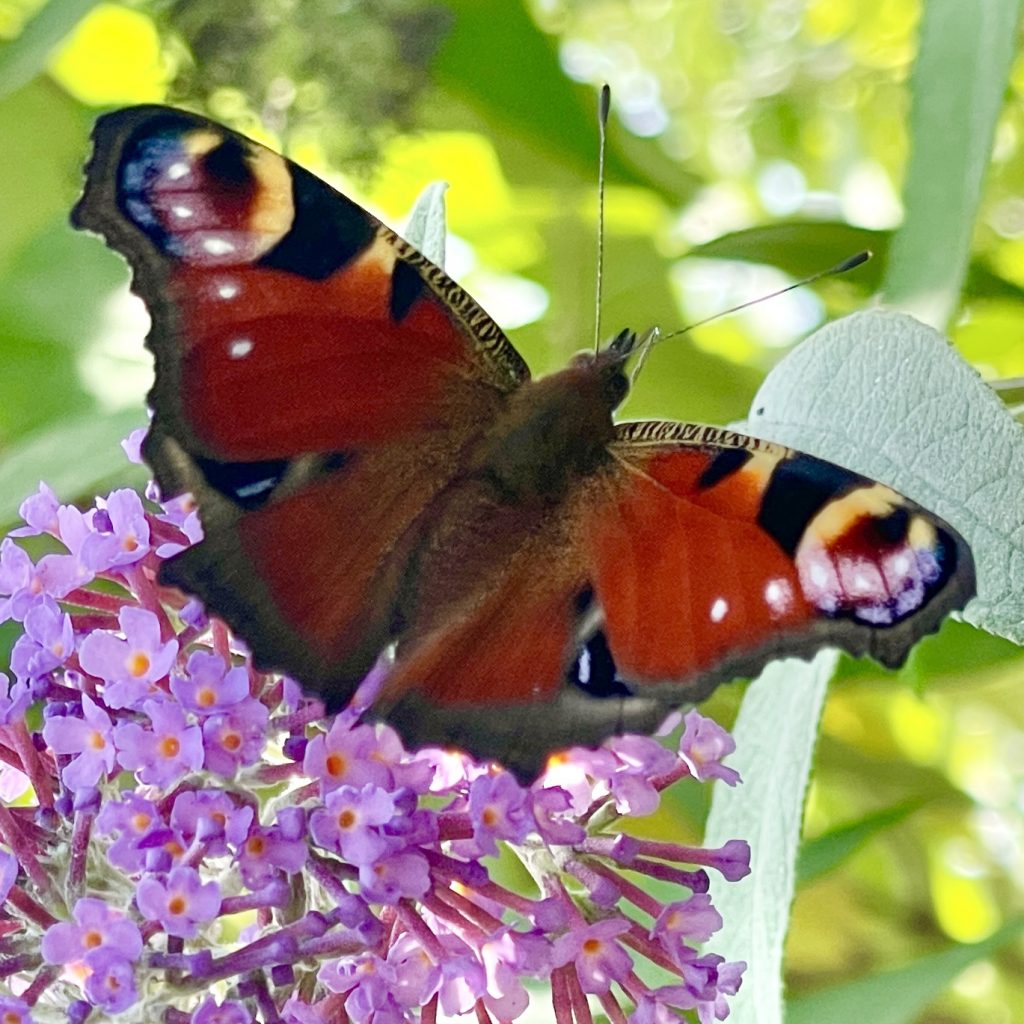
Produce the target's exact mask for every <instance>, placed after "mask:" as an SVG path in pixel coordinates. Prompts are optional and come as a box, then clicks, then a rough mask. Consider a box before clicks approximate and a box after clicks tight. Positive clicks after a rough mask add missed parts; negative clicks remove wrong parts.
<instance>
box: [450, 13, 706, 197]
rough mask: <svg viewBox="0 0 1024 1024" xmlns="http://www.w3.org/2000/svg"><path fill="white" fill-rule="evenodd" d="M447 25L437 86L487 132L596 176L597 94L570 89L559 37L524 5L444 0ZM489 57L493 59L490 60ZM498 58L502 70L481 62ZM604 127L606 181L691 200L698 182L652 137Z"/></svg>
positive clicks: (583, 88)
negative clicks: (510, 138)
mask: <svg viewBox="0 0 1024 1024" xmlns="http://www.w3.org/2000/svg"><path fill="white" fill-rule="evenodd" d="M447 6H448V8H449V9H450V10H451V12H452V14H453V15H454V18H453V21H452V24H451V27H450V29H449V31H448V33H447V35H446V36H445V40H444V42H443V43H442V45H441V48H440V50H439V52H438V54H437V56H436V57H435V58H434V60H433V62H432V65H431V70H432V74H433V77H434V79H435V81H437V82H438V83H439V84H440V85H442V86H443V87H444V88H445V89H446V90H447V91H448V92H449V93H451V94H452V95H453V96H455V97H457V98H458V99H459V100H461V101H462V102H463V103H465V104H466V106H467V107H469V108H470V109H472V110H475V111H476V112H478V114H479V115H480V116H481V117H482V118H483V120H484V121H485V122H486V124H487V125H488V127H489V132H490V134H492V135H500V136H505V135H508V134H511V135H513V136H514V137H515V139H514V142H515V144H514V145H513V147H512V149H513V150H515V149H517V148H518V149H522V143H523V142H528V143H529V144H530V145H531V146H532V147H535V148H536V149H537V150H539V151H540V153H542V154H544V155H546V156H548V157H550V158H553V159H554V160H555V161H556V162H558V163H559V164H561V165H562V166H563V167H565V168H568V169H570V170H571V171H572V172H573V173H574V174H575V175H576V176H577V177H578V178H580V179H582V180H595V181H596V177H597V150H598V127H597V93H596V91H595V90H594V89H592V88H590V87H589V86H582V85H576V84H574V83H572V82H571V81H570V80H569V79H568V78H567V77H566V75H565V72H564V71H563V70H562V67H561V65H560V62H559V58H558V38H557V37H556V36H549V35H547V34H546V33H544V32H543V31H541V29H540V28H538V27H537V25H536V24H535V23H534V21H533V19H532V18H531V17H530V14H529V12H528V8H527V5H524V4H519V3H509V4H486V3H480V0H449V2H448V4H447ZM488 55H494V56H493V58H492V57H489V56H488ZM491 59H497V60H500V63H501V69H500V73H493V74H489V73H487V67H486V62H487V61H488V60H491ZM614 109H615V105H614V98H613V102H612V111H613V117H612V120H611V122H610V123H609V126H608V127H609V132H608V136H609V148H608V155H607V164H606V166H607V172H608V179H609V181H612V182H617V183H625V184H633V185H639V186H642V187H645V188H654V189H656V190H657V191H658V192H660V193H661V194H662V195H663V196H666V197H668V198H671V199H672V200H673V201H675V202H683V201H685V200H686V199H688V198H690V197H692V195H693V194H694V192H695V191H696V188H697V186H698V184H699V182H698V180H697V179H696V178H695V177H694V176H693V175H690V174H687V173H686V172H685V171H683V170H682V169H681V168H680V166H679V163H678V162H677V161H675V160H672V159H670V158H669V157H668V156H667V155H666V154H665V152H664V150H663V149H662V148H661V146H660V145H659V144H658V143H657V142H655V141H654V140H653V139H639V138H637V137H636V136H634V135H631V134H630V133H629V132H626V131H623V130H621V129H620V127H619V125H618V123H617V121H616V119H615V117H614Z"/></svg>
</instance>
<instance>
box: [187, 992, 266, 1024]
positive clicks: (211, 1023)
mask: <svg viewBox="0 0 1024 1024" xmlns="http://www.w3.org/2000/svg"><path fill="white" fill-rule="evenodd" d="M251 1021H252V1014H251V1013H250V1012H249V1011H248V1010H247V1009H246V1008H245V1006H244V1004H242V1003H240V1002H238V1000H237V999H225V1000H224V1002H223V1003H218V1002H217V1000H216V999H214V997H213V996H207V997H206V998H205V999H204V1000H203V1001H202V1002H201V1003H200V1004H199V1005H198V1006H197V1007H196V1008H195V1010H193V1011H192V1022H191V1024H251Z"/></svg>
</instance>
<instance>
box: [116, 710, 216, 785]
mask: <svg viewBox="0 0 1024 1024" xmlns="http://www.w3.org/2000/svg"><path fill="white" fill-rule="evenodd" d="M143 710H144V711H145V713H146V714H147V715H148V716H149V720H150V722H151V723H152V728H151V729H146V728H144V727H143V726H141V725H139V724H138V723H136V722H121V723H119V724H118V725H117V727H116V728H115V729H114V742H115V744H116V745H117V756H118V760H119V761H120V762H121V764H122V766H123V767H125V768H127V769H128V770H129V771H134V772H135V773H136V777H137V778H138V780H139V781H140V782H144V783H146V784H147V785H153V786H167V785H170V784H171V783H172V782H175V781H176V780H177V779H179V778H181V776H182V775H184V774H185V773H186V772H189V771H195V770H196V769H197V768H199V767H201V766H202V763H203V738H202V733H201V732H200V729H199V726H198V725H188V723H187V719H186V718H185V713H184V712H183V711H182V710H181V708H180V707H178V705H177V704H173V703H170V702H160V701H155V700H147V701H146V703H145V705H144V707H143Z"/></svg>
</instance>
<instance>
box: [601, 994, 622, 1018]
mask: <svg viewBox="0 0 1024 1024" xmlns="http://www.w3.org/2000/svg"><path fill="white" fill-rule="evenodd" d="M597 998H598V999H599V1000H600V1002H601V1009H603V1010H604V1012H605V1014H606V1015H607V1016H608V1019H609V1020H610V1021H611V1022H612V1024H628V1022H627V1020H626V1014H625V1012H624V1011H623V1009H622V1007H621V1006H619V1001H618V1000H617V999H616V998H615V996H613V995H612V994H611V992H602V993H601V995H599V996H598V997H597Z"/></svg>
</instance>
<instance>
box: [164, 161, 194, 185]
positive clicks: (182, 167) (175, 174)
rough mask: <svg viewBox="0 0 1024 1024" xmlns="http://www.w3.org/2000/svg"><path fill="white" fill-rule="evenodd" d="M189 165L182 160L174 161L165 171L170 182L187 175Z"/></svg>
mask: <svg viewBox="0 0 1024 1024" xmlns="http://www.w3.org/2000/svg"><path fill="white" fill-rule="evenodd" d="M188 171H189V165H188V163H187V162H186V161H184V160H176V161H175V162H174V163H173V164H170V165H169V166H168V168H167V170H166V172H165V173H166V175H167V177H168V178H170V179H171V181H178V180H179V179H180V178H184V177H185V175H186V174H188Z"/></svg>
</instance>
